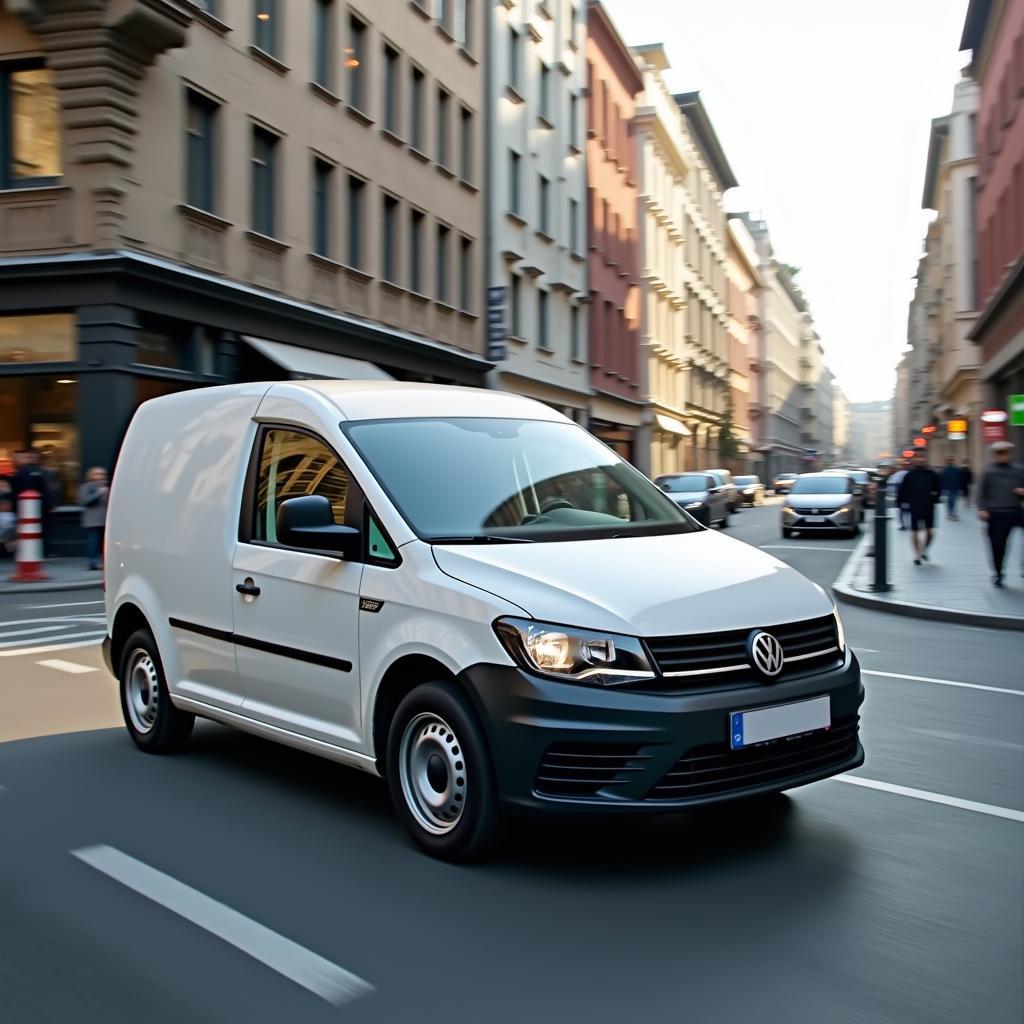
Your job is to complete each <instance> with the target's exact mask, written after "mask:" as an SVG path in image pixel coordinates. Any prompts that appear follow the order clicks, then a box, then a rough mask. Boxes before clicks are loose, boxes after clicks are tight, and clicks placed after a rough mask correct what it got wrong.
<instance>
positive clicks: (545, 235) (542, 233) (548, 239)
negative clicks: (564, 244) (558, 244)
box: [534, 230, 554, 243]
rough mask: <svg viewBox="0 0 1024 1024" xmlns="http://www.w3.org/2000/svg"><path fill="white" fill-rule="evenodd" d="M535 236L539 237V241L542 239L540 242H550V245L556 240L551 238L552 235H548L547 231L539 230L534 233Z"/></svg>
mask: <svg viewBox="0 0 1024 1024" xmlns="http://www.w3.org/2000/svg"><path fill="white" fill-rule="evenodd" d="M534 234H535V235H536V236H537V237H538V238H539V239H540V240H541V241H542V242H548V243H550V242H553V241H554V238H552V237H551V235H549V234H548V233H547V232H546V231H539V230H538V231H535V232H534Z"/></svg>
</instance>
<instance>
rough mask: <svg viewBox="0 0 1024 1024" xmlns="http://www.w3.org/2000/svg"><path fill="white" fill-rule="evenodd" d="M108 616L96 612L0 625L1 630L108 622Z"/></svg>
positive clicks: (15, 621)
mask: <svg viewBox="0 0 1024 1024" xmlns="http://www.w3.org/2000/svg"><path fill="white" fill-rule="evenodd" d="M106 619H107V617H106V615H102V614H97V613H96V612H86V613H84V614H82V615H48V616H47V617H46V618H44V619H11V620H10V621H8V622H3V623H0V628H4V629H6V628H7V627H8V626H32V625H37V624H39V623H52V622H64V623H74V622H106Z"/></svg>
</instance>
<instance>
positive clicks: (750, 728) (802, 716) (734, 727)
mask: <svg viewBox="0 0 1024 1024" xmlns="http://www.w3.org/2000/svg"><path fill="white" fill-rule="evenodd" d="M831 725H832V705H831V701H830V699H829V698H828V697H827V696H826V697H815V698H813V699H812V700H802V701H800V702H799V703H796V704H776V705H775V706H774V707H771V708H757V709H756V710H754V711H733V712H732V713H731V714H730V715H729V743H730V746H731V747H732V749H733V750H742V749H743V747H749V746H752V745H753V744H755V743H764V742H766V741H767V740H779V739H782V738H783V737H784V736H798V735H800V734H801V733H805V732H814V731H815V730H817V729H828V728H829V727H830V726H831Z"/></svg>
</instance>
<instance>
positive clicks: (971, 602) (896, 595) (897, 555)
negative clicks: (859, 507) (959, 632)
mask: <svg viewBox="0 0 1024 1024" xmlns="http://www.w3.org/2000/svg"><path fill="white" fill-rule="evenodd" d="M935 514H936V529H935V540H934V541H933V542H932V546H931V549H930V550H929V552H928V558H929V561H928V562H925V563H924V564H922V565H920V566H916V565H914V560H913V559H914V556H913V551H912V548H911V546H910V534H909V533H908V532H905V531H904V532H901V531H900V530H898V529H897V526H898V523H897V520H896V519H895V518H893V519H890V521H889V537H888V540H889V545H888V547H889V560H888V561H889V570H888V577H889V584H890V586H891V587H892V589H891V590H890V591H889V592H888V593H885V594H876V593H875V592H874V591H873V590H872V589H871V585H872V582H873V580H874V571H875V569H874V565H875V560H874V558H873V557H871V556H870V555H869V552H872V551H873V549H874V522H873V521H869V522H867V523H865V524H864V531H865V537H864V539H863V540H862V541H861V542H860V544H858V545H857V548H856V549H855V550H854V553H853V555H852V556H851V557H850V559H849V560H848V561H847V563H846V566H845V568H844V569H843V571H842V572H841V573H840V575H839V578H838V579H837V580H836V582H835V583H834V584H833V585H832V589H833V591H834V592H835V595H836V598H837V599H838V600H840V601H846V602H848V603H850V604H859V605H863V606H865V607H868V608H873V609H875V610H876V611H887V612H893V613H895V614H897V615H911V616H915V617H917V618H922V619H940V620H943V621H946V622H959V623H963V624H969V625H975V626H992V627H995V628H997V629H1020V630H1024V577H1022V576H1021V568H1022V555H1024V551H1022V548H1024V537H1022V534H1021V531H1020V530H1015V531H1014V533H1013V537H1012V539H1011V541H1010V550H1009V551H1008V552H1007V556H1006V562H1005V563H1004V565H1003V572H1004V573H1005V581H1004V585H1003V589H1002V590H1000V589H998V588H996V587H994V586H993V585H992V563H991V559H990V555H989V546H988V537H987V535H986V533H985V525H984V523H982V522H981V521H980V520H979V519H978V513H977V510H976V509H973V508H968V509H964V510H963V515H962V516H961V518H960V521H959V522H951V521H950V520H948V519H946V516H945V512H944V510H942V509H936V513H935Z"/></svg>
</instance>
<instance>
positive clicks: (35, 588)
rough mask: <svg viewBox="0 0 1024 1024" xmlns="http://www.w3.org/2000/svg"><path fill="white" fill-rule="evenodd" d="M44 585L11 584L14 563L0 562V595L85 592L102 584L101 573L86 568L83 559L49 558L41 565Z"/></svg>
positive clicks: (6, 560)
mask: <svg viewBox="0 0 1024 1024" xmlns="http://www.w3.org/2000/svg"><path fill="white" fill-rule="evenodd" d="M43 572H45V573H46V575H47V576H49V577H50V578H49V579H48V580H46V581H45V582H44V583H11V582H10V579H9V577H10V576H12V575H13V574H14V562H13V560H11V559H4V560H3V561H0V594H41V593H44V592H45V591H48V590H87V589H88V588H89V587H98V586H99V585H100V584H101V583H102V582H103V573H102V572H97V571H96V570H94V569H92V570H91V569H88V568H86V564H85V559H84V558H50V559H48V560H47V561H46V562H44V563H43Z"/></svg>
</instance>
